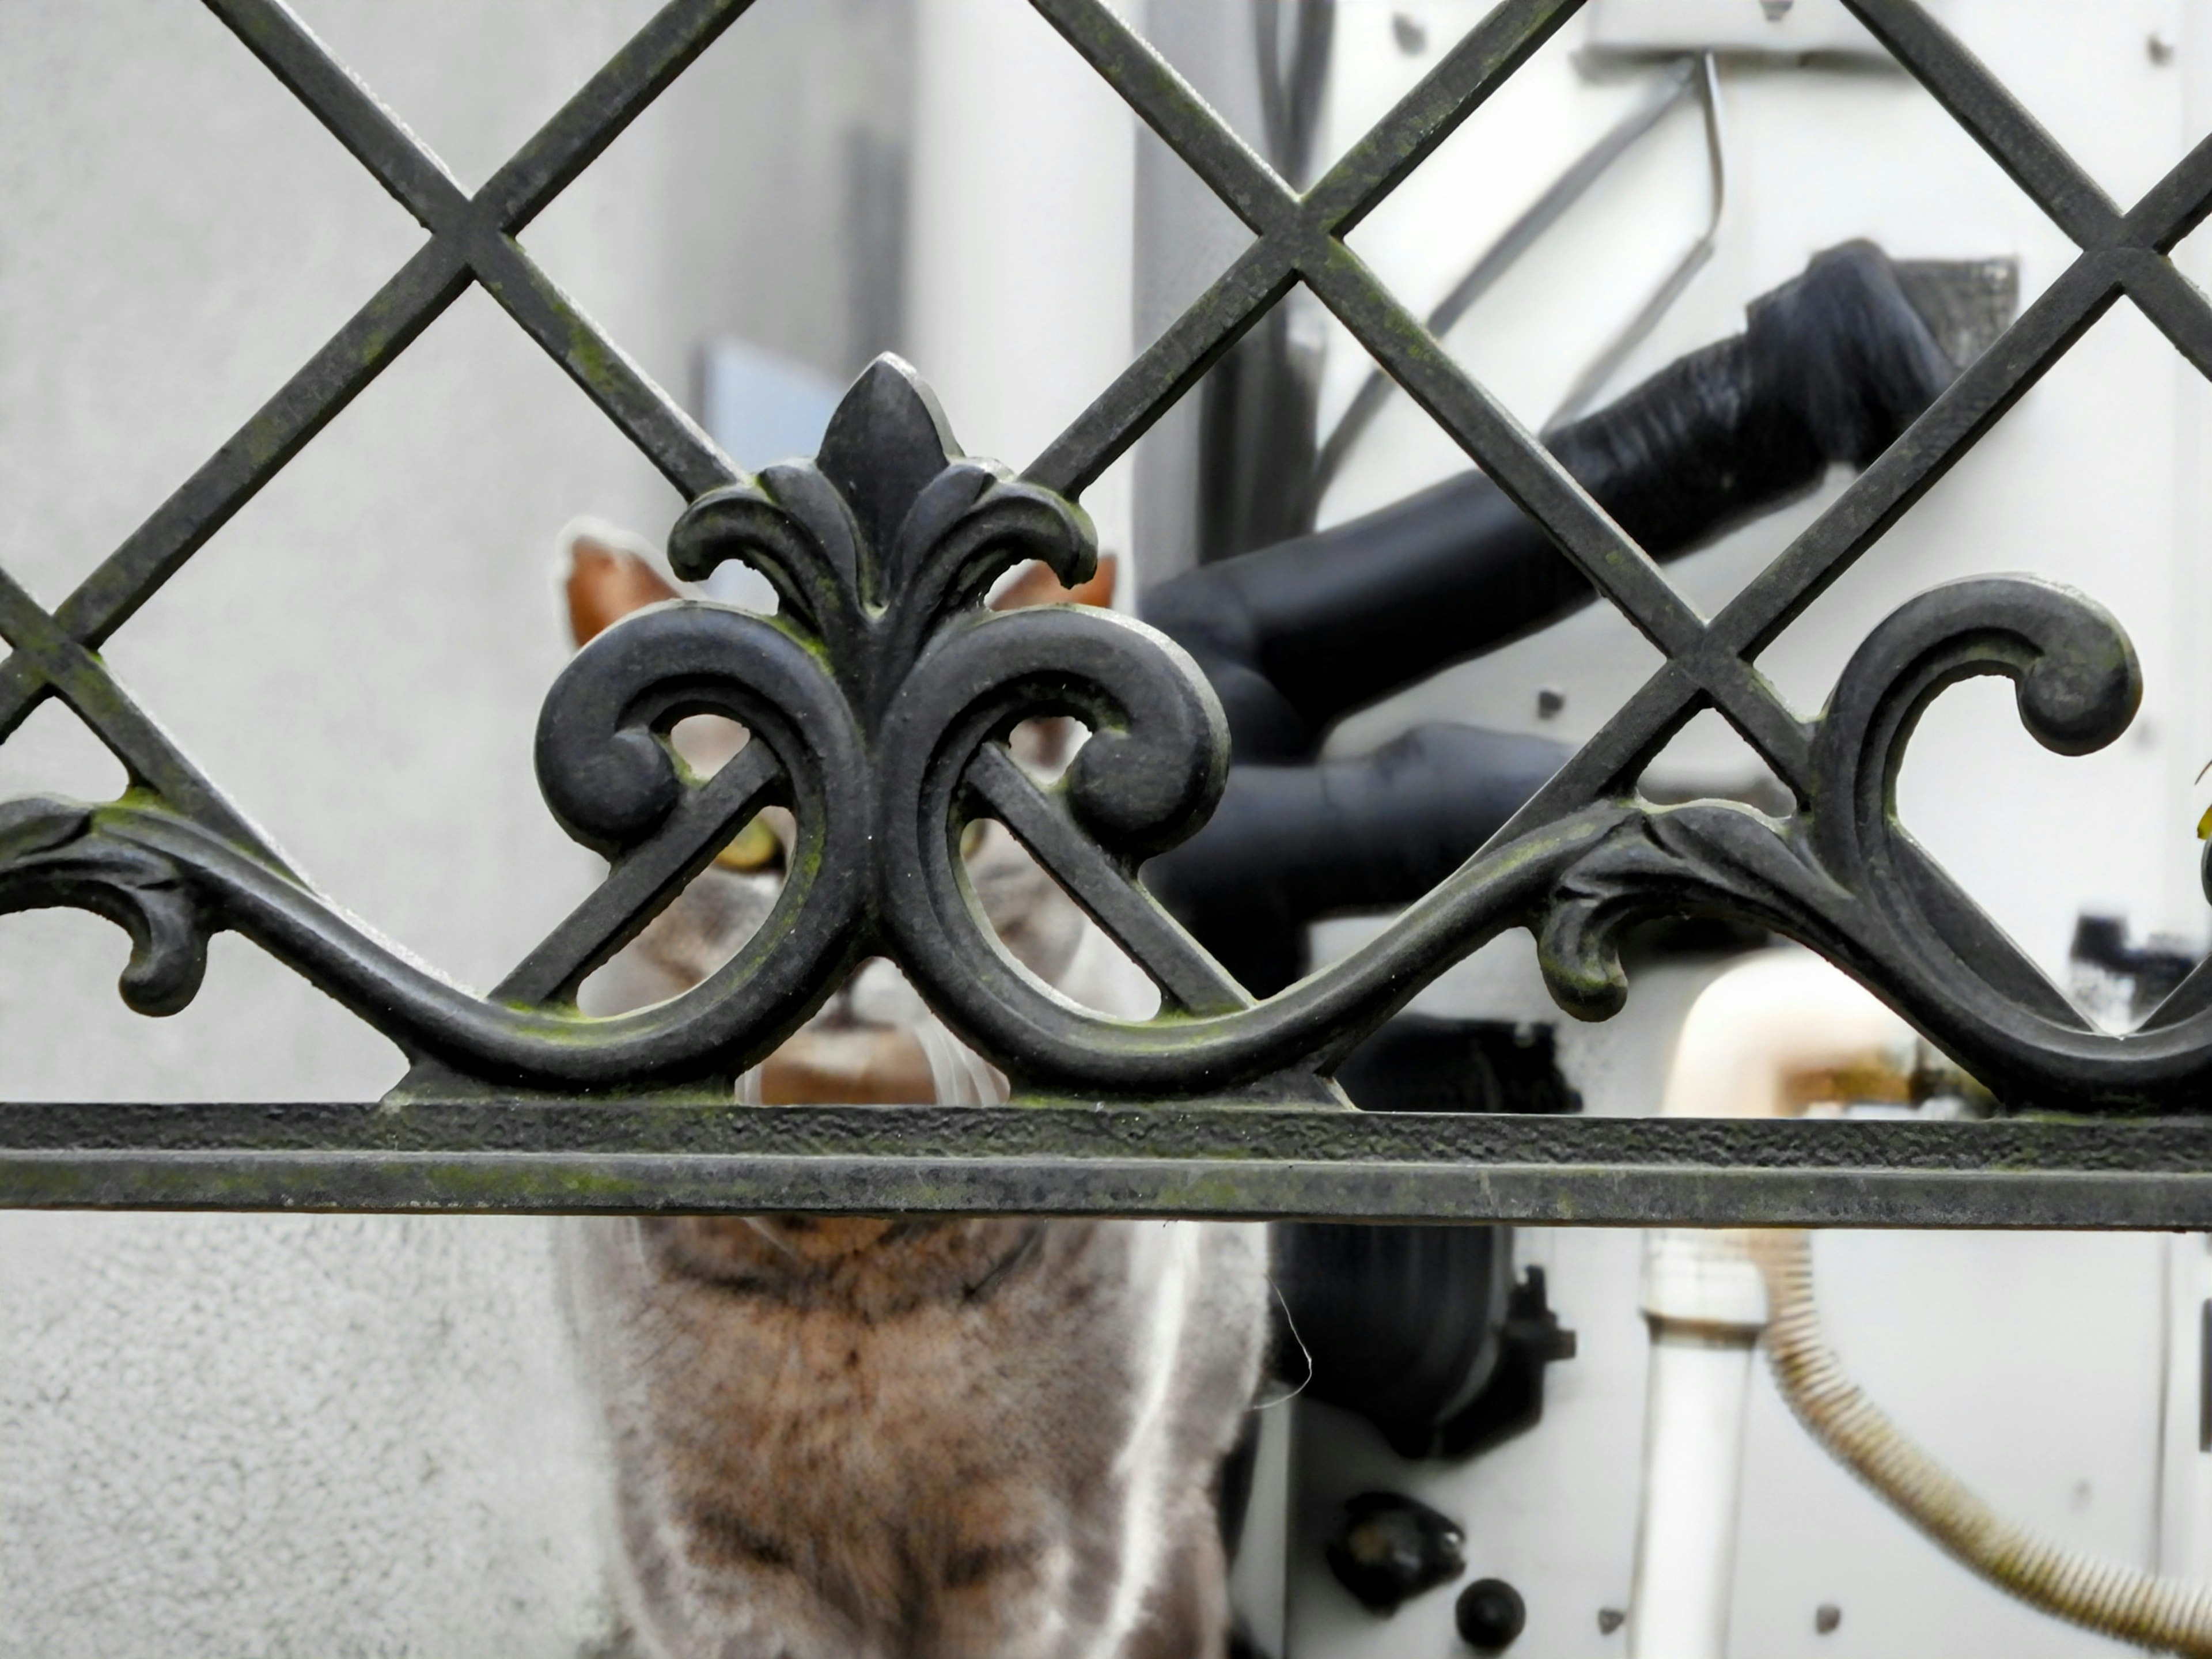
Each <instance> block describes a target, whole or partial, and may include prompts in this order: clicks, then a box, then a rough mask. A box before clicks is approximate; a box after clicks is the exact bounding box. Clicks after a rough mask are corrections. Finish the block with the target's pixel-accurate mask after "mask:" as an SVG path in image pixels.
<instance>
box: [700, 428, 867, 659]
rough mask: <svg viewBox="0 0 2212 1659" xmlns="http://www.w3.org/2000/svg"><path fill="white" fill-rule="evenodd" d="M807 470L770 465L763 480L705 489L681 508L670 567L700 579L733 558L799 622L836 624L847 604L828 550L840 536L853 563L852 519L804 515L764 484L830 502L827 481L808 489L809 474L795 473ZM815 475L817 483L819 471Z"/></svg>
mask: <svg viewBox="0 0 2212 1659" xmlns="http://www.w3.org/2000/svg"><path fill="white" fill-rule="evenodd" d="M812 471H813V469H812V468H811V467H806V468H799V467H771V468H769V471H768V472H767V473H766V474H765V475H763V479H757V480H748V481H747V482H744V483H734V484H731V485H728V486H727V487H726V488H724V489H710V490H708V492H707V493H706V494H705V495H702V496H700V497H699V498H698V499H697V500H696V501H693V502H692V503H691V505H690V507H686V508H685V509H684V515H683V516H682V517H681V518H679V519H678V520H677V521H676V525H675V527H674V528H673V529H671V531H670V532H668V564H669V568H671V569H672V570H673V571H675V573H676V574H678V575H679V576H681V577H683V578H684V580H686V581H703V580H706V579H707V577H708V576H709V575H711V574H713V573H714V568H716V567H717V566H718V565H721V564H723V563H726V562H729V561H731V560H736V561H737V562H739V563H741V564H744V565H747V566H750V568H752V569H754V570H757V571H758V572H759V573H760V574H761V575H762V576H763V578H765V579H766V580H767V581H768V584H769V586H770V587H772V588H774V589H775V595H776V598H777V599H778V600H779V601H780V602H781V605H782V607H783V608H784V610H785V611H787V612H788V613H789V614H791V615H792V616H793V617H795V618H796V619H797V620H798V621H799V623H801V625H802V626H804V627H805V628H807V629H811V631H812V632H814V633H815V634H817V635H820V634H822V633H823V632H824V631H825V630H826V629H829V628H831V627H833V626H835V624H836V620H837V619H838V617H840V616H841V614H842V613H844V612H846V611H848V610H849V608H850V601H849V600H848V598H847V596H846V594H845V593H844V592H842V591H841V589H840V586H839V584H838V582H837V580H836V572H837V563H838V562H837V561H836V558H835V556H834V553H833V549H834V547H835V546H836V544H837V543H838V542H840V541H842V542H843V543H844V544H846V558H845V560H844V563H845V565H846V567H847V568H850V567H851V565H852V563H853V556H852V553H851V542H852V529H851V526H850V523H849V521H848V520H844V519H843V516H842V513H838V514H836V515H834V516H833V515H828V514H824V513H820V512H815V513H808V514H807V515H806V519H805V520H802V519H801V518H799V516H797V515H794V514H793V513H792V512H790V511H789V510H787V508H786V507H784V505H783V503H782V502H781V501H779V500H777V499H776V498H775V497H774V496H771V495H769V493H768V489H766V488H763V484H764V483H766V484H768V485H770V486H774V485H779V484H780V485H781V493H784V494H789V495H796V496H799V497H801V498H802V499H803V498H805V497H808V496H811V495H828V496H829V497H830V499H831V501H835V495H834V492H831V491H830V490H829V489H828V488H827V486H826V485H823V486H820V487H819V488H818V489H807V488H806V484H807V483H808V482H809V480H808V479H806V478H805V477H794V476H793V475H795V474H808V473H812ZM813 482H815V483H817V484H818V483H819V479H818V475H817V476H816V478H815V479H814V480H813ZM805 504H806V505H812V503H811V502H805ZM825 519H826V520H827V522H824V521H823V520H825ZM825 532H826V533H825Z"/></svg>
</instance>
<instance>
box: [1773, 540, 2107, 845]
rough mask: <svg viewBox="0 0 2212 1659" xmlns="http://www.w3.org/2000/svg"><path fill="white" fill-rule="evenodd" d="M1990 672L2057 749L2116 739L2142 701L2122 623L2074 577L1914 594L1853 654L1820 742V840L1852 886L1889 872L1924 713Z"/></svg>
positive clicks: (2080, 749) (1982, 582) (2041, 738)
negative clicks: (1884, 864)
mask: <svg viewBox="0 0 2212 1659" xmlns="http://www.w3.org/2000/svg"><path fill="white" fill-rule="evenodd" d="M1988 674H1996V675H2002V676H2004V677H2006V678H2009V679H2011V680H2013V681H2014V682H2015V696H2016V697H2017V701H2018V704H2019V708H2020V717H2021V724H2022V725H2023V726H2026V727H2027V731H2028V732H2029V733H2030V735H2032V736H2033V738H2035V739H2036V741H2037V742H2039V743H2040V744H2043V745H2044V746H2045V748H2047V749H2051V750H2056V751H2057V752H2058V753H2059V754H2062V755H2086V754H2089V753H2091V752H2093V751H2094V750H2099V749H2101V748H2103V747H2104V746H2105V745H2106V744H2109V743H2111V742H2112V740H2113V739H2114V738H2118V736H2119V735H2120V734H2121V733H2122V732H2124V731H2126V730H2127V727H2128V725H2129V722H2130V721H2131V720H2133V719H2134V718H2135V713H2136V708H2138V707H2139V706H2140V704H2141V703H2142V668H2141V666H2140V665H2139V664H2138V663H2137V661H2136V653H2135V647H2133V646H2132V645H2131V644H2130V642H2129V641H2128V637H2127V635H2126V633H2125V632H2124V630H2123V629H2121V627H2120V624H2119V623H2118V621H2117V620H2116V619H2115V618H2114V617H2113V616H2112V613H2111V612H2110V611H2106V609H2105V608H2104V607H2103V606H2102V605H2098V604H2097V603H2096V602H2095V601H2094V600H2092V599H2087V597H2085V596H2084V595H2082V594H2080V593H2077V592H2075V591H2074V590H2073V589H2071V588H2067V587H2061V586H2057V584H2056V583H2052V582H2045V581H2041V580H2037V579H2035V578H2033V577H2027V576H1993V577H1982V578H1978V579H1975V580H1968V581H1960V582H1950V583H1947V584H1945V585H1944V586H1941V587H1936V588H1932V589H1930V590H1929V592H1925V593H1923V594H1920V595H1919V596H1918V597H1917V598H1915V599H1911V600H1908V601H1907V602H1906V603H1905V604H1904V605H1900V606H1899V607H1898V609H1897V610H1896V611H1893V612H1892V613H1891V615H1890V616H1889V617H1888V618H1887V620H1886V621H1884V622H1883V623H1882V624H1881V626H1880V627H1879V628H1877V629H1875V631H1874V632H1873V633H1872V634H1871V635H1869V636H1868V637H1867V639H1866V641H1865V642H1864V643H1863V644H1862V645H1861V646H1860V647H1859V648H1858V650H1857V652H1855V653H1853V654H1852V656H1851V659H1850V662H1849V664H1847V665H1845V667H1844V671H1843V673H1842V675H1841V676H1840V677H1839V678H1838V680H1837V683H1836V690H1835V694H1834V696H1832V698H1831V699H1830V700H1829V705H1828V708H1827V711H1826V714H1824V715H1823V716H1822V718H1821V720H1820V731H1819V734H1818V736H1817V738H1816V739H1815V742H1814V768H1813V770H1814V794H1815V798H1816V802H1817V805H1818V807H1819V810H1818V811H1817V812H1816V813H1815V814H1814V822H1815V824H1816V828H1815V829H1814V831H1813V836H1812V846H1813V849H1814V853H1815V854H1816V855H1817V856H1818V857H1819V859H1820V862H1821V863H1822V864H1823V865H1825V866H1827V868H1828V869H1829V870H1830V872H1832V874H1834V875H1835V876H1836V877H1837V878H1838V879H1839V880H1841V881H1843V882H1844V884H1845V885H1847V886H1850V887H1853V888H1860V887H1862V886H1863V883H1864V881H1865V879H1866V878H1868V877H1869V875H1873V876H1875V877H1877V878H1878V877H1880V876H1881V874H1882V872H1881V870H1880V869H1879V868H1878V867H1877V866H1878V865H1879V862H1880V854H1881V852H1882V851H1883V849H1884V848H1886V847H1887V844H1888V843H1889V842H1890V840H1891V838H1892V836H1893V835H1894V834H1895V833H1896V828H1895V823H1896V810H1897V800H1896V794H1897V777H1898V774H1899V769H1901V768H1902V766H1903V764H1904V761H1905V750H1906V748H1907V746H1908V745H1909V744H1910V743H1911V738H1912V732H1913V728H1914V727H1915V726H1917V724H1918V722H1919V720H1920V717H1921V715H1922V714H1923V713H1924V712H1925V711H1926V709H1927V708H1928V706H1929V704H1930V703H1931V702H1934V701H1935V699H1936V697H1937V696H1939V695H1940V694H1941V693H1942V691H1943V690H1945V689H1946V688H1948V687H1949V686H1952V685H1955V684H1958V683H1959V682H1960V680H1964V679H1970V678H1974V677H1976V676H1978V675H1988Z"/></svg>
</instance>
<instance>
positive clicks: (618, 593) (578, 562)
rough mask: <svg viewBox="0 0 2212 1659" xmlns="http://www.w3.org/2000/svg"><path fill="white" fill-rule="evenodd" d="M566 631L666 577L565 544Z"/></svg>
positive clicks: (635, 604)
mask: <svg viewBox="0 0 2212 1659" xmlns="http://www.w3.org/2000/svg"><path fill="white" fill-rule="evenodd" d="M1047 574H1050V573H1049V572H1048V573H1047ZM675 597H676V589H675V587H674V586H673V585H672V584H671V583H670V581H669V580H668V579H667V578H666V577H665V576H664V575H662V574H660V573H659V571H658V570H655V569H654V568H653V567H652V566H651V565H649V564H647V562H645V561H644V560H643V559H641V558H640V557H638V556H637V555H636V554H635V553H632V552H630V551H629V550H628V549H626V548H620V547H610V546H609V545H607V544H606V543H605V542H602V541H599V540H597V539H595V538H592V537H591V536H587V535H580V536H578V537H577V538H575V539H574V541H572V542H570V543H569V544H568V631H569V632H570V633H571V634H572V635H574V636H575V641H576V643H577V644H578V645H584V644H586V643H588V642H589V641H590V640H591V639H592V636H593V635H596V634H599V633H600V632H602V631H603V630H605V629H607V628H610V627H611V626H612V625H613V624H614V623H618V622H620V621H621V620H622V619H623V617H627V616H628V615H629V613H630V612H631V611H641V610H643V609H644V608H645V607H646V606H647V605H658V604H659V603H660V602H661V601H662V600H663V599H674V598H675Z"/></svg>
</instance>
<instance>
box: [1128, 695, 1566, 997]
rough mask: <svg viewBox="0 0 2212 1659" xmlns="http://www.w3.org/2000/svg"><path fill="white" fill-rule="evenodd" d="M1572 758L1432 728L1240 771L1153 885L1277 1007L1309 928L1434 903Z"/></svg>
mask: <svg viewBox="0 0 2212 1659" xmlns="http://www.w3.org/2000/svg"><path fill="white" fill-rule="evenodd" d="M1566 757H1567V751H1566V750H1565V749H1563V748H1561V747H1560V746H1559V744H1554V743H1550V742H1547V741H1546V740H1545V739H1543V738H1528V737H1518V736H1513V735H1510V734H1508V733H1505V732H1485V731H1480V730H1478V729H1476V728H1474V727H1473V726H1416V727H1415V728H1414V729H1413V730H1412V731H1410V732H1407V733H1406V734H1405V735H1404V736H1403V737H1401V738H1397V739H1395V741H1393V742H1390V743H1388V744H1384V745H1383V747H1382V748H1380V749H1378V750H1375V751H1374V752H1373V753H1372V754H1368V755H1362V756H1359V757H1357V758H1355V759H1351V760H1342V761H1324V762H1322V763H1319V764H1317V765H1312V766H1236V767H1231V769H1230V773H1229V784H1228V787H1226V788H1225V790H1223V792H1222V795H1221V804H1220V805H1218V807H1216V808H1215V809H1214V812H1213V817H1212V819H1211V820H1209V821H1208V823H1207V824H1206V829H1204V830H1203V831H1202V832H1201V833H1200V834H1199V835H1198V836H1194V837H1193V838H1192V839H1191V840H1190V841H1189V842H1186V843H1185V844H1184V845H1183V846H1182V847H1179V848H1176V850H1175V851H1174V852H1172V853H1170V854H1168V855H1167V856H1165V857H1164V858H1158V859H1155V860H1152V862H1151V863H1150V864H1149V865H1147V866H1146V869H1145V880H1146V884H1147V885H1148V886H1149V887H1151V889H1152V891H1153V892H1154V893H1155V894H1156V895H1158V897H1159V899H1160V902H1162V903H1164V904H1165V905H1166V906H1167V907H1168V908H1170V910H1172V911H1173V912H1175V914H1176V915H1177V916H1178V917H1179V918H1181V920H1182V923H1183V925H1184V926H1185V927H1188V928H1189V929H1190V930H1191V932H1192V933H1193V934H1194V935H1195V936H1196V937H1197V938H1198V939H1200V940H1201V941H1202V942H1203V943H1204V944H1205V945H1206V948H1207V949H1208V950H1210V951H1212V952H1213V953H1214V955H1215V957H1218V959H1219V961H1220V963H1221V964H1222V966H1223V967H1225V968H1226V969H1229V971H1230V972H1231V973H1232V974H1234V975H1236V976H1237V979H1238V980H1239V981H1241V982H1242V983H1243V985H1244V987H1245V988H1246V989H1248V990H1249V991H1251V992H1252V993H1253V994H1255V995H1257V996H1269V995H1272V994H1274V993H1275V992H1277V991H1279V990H1280V989H1282V987H1284V986H1285V985H1287V984H1289V983H1290V982H1291V981H1292V980H1295V979H1296V978H1297V976H1298V975H1299V974H1300V973H1302V972H1303V971H1304V960H1305V928H1306V924H1307V923H1308V922H1309V921H1312V920H1313V919H1314V918H1315V917H1316V916H1324V915H1340V914H1346V913H1349V912H1353V911H1359V910H1387V909H1391V908H1395V907H1396V906H1399V905H1401V904H1405V903H1407V902H1409V901H1411V900H1412V899H1414V898H1417V897H1419V896H1420V895H1421V894H1423V893H1425V892H1427V891H1428V890H1429V889H1430V888H1431V887H1433V886H1435V885H1436V884H1437V883H1438V882H1439V881H1442V880H1443V878H1445V877H1446V876H1448V875H1449V874H1450V873H1451V872H1453V871H1454V870H1455V869H1456V868H1458V867H1459V866H1460V864H1461V863H1462V861H1464V860H1466V858H1467V857H1468V854H1471V853H1473V852H1474V849H1475V848H1478V847H1480V846H1481V845H1482V843H1483V842H1486V841H1487V840H1488V839H1489V838H1490V836H1492V834H1493V833H1494V832H1495V831H1496V830H1497V829H1498V827H1499V826H1500V825H1502V824H1503V823H1504V822H1505V820H1506V819H1508V818H1509V817H1512V816H1513V814H1514V812H1515V811H1517V810H1518V809H1519V808H1520V805H1521V804H1522V802H1523V801H1525V800H1527V799H1528V797H1529V796H1530V795H1532V794H1534V793H1535V792H1536V791H1537V790H1538V789H1539V788H1540V787H1542V785H1543V782H1544V780H1545V779H1547V778H1548V777H1550V776H1551V775H1552V774H1553V773H1554V772H1556V771H1558V770H1559V767H1560V766H1561V765H1562V764H1563V763H1565V760H1566Z"/></svg>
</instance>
